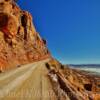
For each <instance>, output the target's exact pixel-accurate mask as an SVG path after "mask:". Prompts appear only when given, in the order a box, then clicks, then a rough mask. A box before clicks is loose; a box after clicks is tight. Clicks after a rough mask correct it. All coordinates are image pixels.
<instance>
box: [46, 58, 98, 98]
mask: <svg viewBox="0 0 100 100" xmlns="http://www.w3.org/2000/svg"><path fill="white" fill-rule="evenodd" d="M46 67H47V69H48V70H49V73H48V77H49V79H50V81H51V84H52V87H53V90H54V91H55V94H56V95H57V97H58V100H100V76H96V75H93V74H88V72H85V71H80V70H77V69H71V68H69V66H64V65H62V64H60V63H59V62H57V61H56V60H54V59H53V60H51V61H50V62H49V63H46Z"/></svg>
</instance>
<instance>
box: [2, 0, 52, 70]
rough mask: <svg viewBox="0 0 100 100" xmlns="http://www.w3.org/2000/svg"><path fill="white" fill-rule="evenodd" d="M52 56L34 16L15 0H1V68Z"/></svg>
mask: <svg viewBox="0 0 100 100" xmlns="http://www.w3.org/2000/svg"><path fill="white" fill-rule="evenodd" d="M48 56H50V53H49V51H48V49H47V48H46V41H45V40H43V39H42V38H41V37H40V35H39V33H37V32H36V30H35V27H34V25H33V23H32V16H31V14H30V13H29V12H27V11H22V10H21V9H20V8H19V7H18V6H17V4H16V3H15V2H14V1H13V0H0V70H6V69H9V68H13V67H14V66H15V65H20V64H25V63H28V62H32V61H34V60H40V59H44V58H46V57H48Z"/></svg>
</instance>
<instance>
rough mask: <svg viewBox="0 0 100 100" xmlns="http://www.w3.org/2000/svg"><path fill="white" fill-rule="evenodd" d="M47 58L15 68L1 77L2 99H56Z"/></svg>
mask: <svg viewBox="0 0 100 100" xmlns="http://www.w3.org/2000/svg"><path fill="white" fill-rule="evenodd" d="M46 62H48V59H47V60H44V61H40V62H38V63H33V64H29V65H26V66H24V67H20V68H18V69H15V70H14V71H11V72H9V73H8V74H7V73H6V74H5V73H4V75H3V74H2V75H1V76H0V77H1V78H0V98H1V99H2V100H56V96H55V93H54V91H53V89H52V85H51V83H50V80H49V78H48V76H47V72H48V70H47V69H46V67H45V63H46Z"/></svg>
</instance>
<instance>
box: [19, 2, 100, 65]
mask: <svg viewBox="0 0 100 100" xmlns="http://www.w3.org/2000/svg"><path fill="white" fill-rule="evenodd" d="M18 4H19V5H20V7H21V8H22V9H23V10H28V11H29V12H30V13H31V14H32V16H33V21H34V24H35V26H36V29H37V31H38V32H39V33H40V35H41V36H42V37H43V38H45V39H46V40H47V41H48V47H49V49H50V51H51V53H52V54H53V56H54V57H55V58H57V59H58V60H60V61H61V62H63V63H70V64H81V63H82V64H83V63H91V64H93V63H100V0H31V1H29V0H24V1H23V0H19V2H18Z"/></svg>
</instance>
